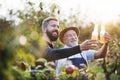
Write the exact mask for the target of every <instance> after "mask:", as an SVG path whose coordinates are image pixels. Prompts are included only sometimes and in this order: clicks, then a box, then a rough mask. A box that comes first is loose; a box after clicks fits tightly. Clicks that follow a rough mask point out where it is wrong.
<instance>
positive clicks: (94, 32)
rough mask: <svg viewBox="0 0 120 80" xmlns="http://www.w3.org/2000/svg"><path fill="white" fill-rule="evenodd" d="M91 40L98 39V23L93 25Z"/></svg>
mask: <svg viewBox="0 0 120 80" xmlns="http://www.w3.org/2000/svg"><path fill="white" fill-rule="evenodd" d="M91 40H98V24H96V25H95V27H94V30H93V32H92V37H91Z"/></svg>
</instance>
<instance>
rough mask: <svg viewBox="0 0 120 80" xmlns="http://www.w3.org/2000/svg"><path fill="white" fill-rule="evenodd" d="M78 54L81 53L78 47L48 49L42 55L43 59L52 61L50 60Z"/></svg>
mask: <svg viewBox="0 0 120 80" xmlns="http://www.w3.org/2000/svg"><path fill="white" fill-rule="evenodd" d="M80 52H81V51H80V47H79V45H78V46H75V47H72V48H62V49H52V48H48V50H47V52H46V53H45V55H44V58H45V59H47V60H48V61H52V60H58V59H62V58H66V57H69V56H72V55H74V54H77V53H80Z"/></svg>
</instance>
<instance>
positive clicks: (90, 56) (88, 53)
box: [82, 50, 95, 60]
mask: <svg viewBox="0 0 120 80" xmlns="http://www.w3.org/2000/svg"><path fill="white" fill-rule="evenodd" d="M82 53H83V54H82V55H86V57H87V60H94V54H95V50H87V51H83V52H82Z"/></svg>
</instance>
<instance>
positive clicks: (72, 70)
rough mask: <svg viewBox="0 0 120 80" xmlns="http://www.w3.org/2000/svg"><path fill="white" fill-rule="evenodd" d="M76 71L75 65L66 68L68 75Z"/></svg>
mask: <svg viewBox="0 0 120 80" xmlns="http://www.w3.org/2000/svg"><path fill="white" fill-rule="evenodd" d="M74 70H75V66H74V65H69V66H66V73H67V74H72V73H73V72H74Z"/></svg>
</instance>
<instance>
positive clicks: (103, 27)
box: [100, 24, 105, 43]
mask: <svg viewBox="0 0 120 80" xmlns="http://www.w3.org/2000/svg"><path fill="white" fill-rule="evenodd" d="M104 34H105V26H104V24H102V26H101V31H100V42H101V43H105V38H104Z"/></svg>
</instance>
